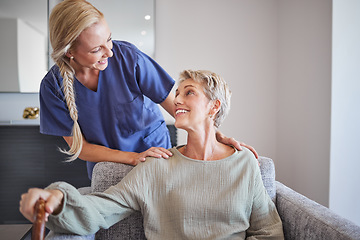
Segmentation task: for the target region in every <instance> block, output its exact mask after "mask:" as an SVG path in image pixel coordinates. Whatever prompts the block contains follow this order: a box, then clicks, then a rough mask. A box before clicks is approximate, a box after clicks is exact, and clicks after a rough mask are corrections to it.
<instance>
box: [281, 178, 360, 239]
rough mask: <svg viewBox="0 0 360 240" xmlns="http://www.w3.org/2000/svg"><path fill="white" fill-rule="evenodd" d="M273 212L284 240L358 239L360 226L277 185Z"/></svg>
mask: <svg viewBox="0 0 360 240" xmlns="http://www.w3.org/2000/svg"><path fill="white" fill-rule="evenodd" d="M276 208H277V210H278V212H279V215H280V217H281V220H282V221H283V228H284V235H285V239H307V240H312V239H314V240H315V239H327V240H332V239H333V240H338V239H342V240H346V239H349V240H350V239H359V236H360V226H357V225H355V224H354V223H352V222H350V221H349V220H347V219H345V218H342V217H340V216H339V215H337V214H335V213H334V212H332V211H331V210H330V209H328V208H326V207H324V206H322V205H320V204H318V203H316V202H314V201H312V200H310V199H308V198H306V197H305V196H303V195H301V194H299V193H297V192H295V191H294V190H292V189H291V188H288V187H286V186H285V185H284V184H282V183H280V182H276Z"/></svg>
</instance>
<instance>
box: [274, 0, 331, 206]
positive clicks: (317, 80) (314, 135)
mask: <svg viewBox="0 0 360 240" xmlns="http://www.w3.org/2000/svg"><path fill="white" fill-rule="evenodd" d="M331 5H332V4H331V1H329V0H317V1H312V0H306V1H288V0H280V1H279V22H278V26H279V42H278V61H279V68H278V73H279V75H278V83H277V128H276V132H277V138H276V142H277V150H276V153H277V159H276V160H277V178H278V180H280V181H282V182H284V183H286V184H287V185H288V186H290V187H291V188H293V189H295V190H296V191H298V192H300V193H302V194H304V195H306V196H308V197H310V198H311V199H313V200H315V201H317V202H319V203H321V204H323V205H325V206H328V195H329V164H330V163H329V155H330V105H331Z"/></svg>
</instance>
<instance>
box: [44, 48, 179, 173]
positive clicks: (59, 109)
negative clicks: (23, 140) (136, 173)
mask: <svg viewBox="0 0 360 240" xmlns="http://www.w3.org/2000/svg"><path fill="white" fill-rule="evenodd" d="M112 51H113V53H114V55H113V57H111V58H109V59H108V67H107V68H106V69H105V70H104V71H100V74H99V82H98V88H97V91H96V92H94V91H92V90H90V89H88V88H86V87H85V86H84V85H82V84H81V83H80V82H79V81H78V80H77V79H75V80H74V87H75V97H76V105H77V109H78V116H79V118H78V122H79V125H80V128H81V131H82V133H83V135H84V137H85V139H86V140H87V141H88V142H89V143H94V144H98V145H102V146H106V147H108V148H111V149H118V150H121V151H129V152H143V151H145V150H147V149H149V148H150V147H164V148H166V149H168V148H170V147H171V144H170V136H169V132H168V129H167V127H166V124H165V121H164V118H163V116H162V113H161V112H160V109H159V107H158V105H157V103H161V102H163V101H164V100H165V99H166V98H167V96H168V94H169V93H170V91H171V89H172V87H173V85H174V80H173V79H172V78H171V77H170V76H169V75H168V74H167V73H166V72H165V71H164V70H163V69H162V68H161V67H160V66H159V65H158V64H157V63H156V62H155V61H154V60H153V59H151V58H150V57H149V56H147V55H146V54H144V53H143V52H141V51H140V50H138V49H137V48H136V47H135V46H134V45H132V44H130V43H128V42H122V41H113V49H112ZM62 81H63V79H62V77H61V75H60V72H59V68H58V66H57V65H54V66H53V67H52V68H51V69H50V71H49V72H48V73H47V75H46V76H45V77H44V79H43V80H42V82H41V86H40V116H41V118H40V132H41V133H43V134H49V135H56V136H71V130H72V127H73V121H72V119H71V117H70V115H69V111H68V108H67V105H66V101H65V98H64V94H63V91H62ZM94 165H95V163H93V162H87V168H88V175H89V178H90V179H91V176H92V169H93V167H94Z"/></svg>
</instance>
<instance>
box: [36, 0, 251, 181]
mask: <svg viewBox="0 0 360 240" xmlns="http://www.w3.org/2000/svg"><path fill="white" fill-rule="evenodd" d="M49 34H50V42H51V45H52V48H53V53H52V55H51V56H52V58H53V59H54V61H55V63H56V64H55V65H54V66H53V67H52V68H51V69H50V70H49V72H48V73H47V75H46V76H45V77H44V79H43V80H42V83H41V86H40V109H41V120H40V121H41V122H40V132H41V133H43V134H49V135H56V136H62V137H63V138H64V139H65V141H66V142H67V144H68V145H69V147H70V149H69V150H63V152H64V153H66V154H68V155H69V156H70V157H69V161H72V160H75V159H76V158H78V157H79V158H80V159H82V160H85V161H87V170H88V176H89V178H90V179H91V176H92V169H93V167H94V165H95V164H96V162H101V161H111V162H120V163H126V164H131V165H137V164H138V163H139V162H140V161H145V157H148V156H150V157H164V158H168V157H169V156H172V153H171V152H170V151H168V150H167V149H168V148H170V147H171V144H170V136H169V132H168V130H167V127H166V124H165V121H164V119H163V116H162V114H161V112H160V110H159V108H158V106H157V104H160V105H161V106H162V107H163V108H164V109H165V110H166V111H167V112H169V113H170V114H171V115H173V113H174V110H173V108H174V106H173V100H174V94H173V93H171V89H172V87H173V85H174V80H173V79H172V78H171V77H170V76H169V75H168V74H167V73H166V72H165V71H164V70H163V69H162V67H160V66H159V65H158V64H157V63H156V62H155V61H154V60H153V59H151V58H150V57H148V56H147V55H146V54H144V53H143V52H141V51H139V50H138V49H137V48H136V47H135V46H134V45H132V44H130V43H128V42H122V41H113V40H112V39H111V31H110V29H109V27H108V24H107V22H106V20H105V18H104V16H103V14H102V13H101V12H100V11H99V10H97V9H96V8H95V7H93V6H92V5H91V4H90V3H88V2H86V1H84V0H65V1H62V2H61V3H59V4H58V5H56V6H55V7H54V9H53V11H52V13H51V15H50V19H49ZM218 138H219V139H221V140H220V141H222V142H224V143H227V144H232V145H235V146H236V147H238V148H240V146H239V145H240V144H239V143H237V142H236V141H235V140H233V139H229V138H224V136H223V135H222V134H221V133H218ZM244 146H245V145H244ZM255 155H256V153H255Z"/></svg>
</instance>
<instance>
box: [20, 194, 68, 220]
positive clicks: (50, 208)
mask: <svg viewBox="0 0 360 240" xmlns="http://www.w3.org/2000/svg"><path fill="white" fill-rule="evenodd" d="M40 198H42V199H44V200H45V202H46V203H45V220H46V221H47V220H48V216H49V215H50V214H57V213H59V212H60V211H61V209H62V201H63V198H64V194H63V193H62V192H61V191H60V190H44V189H40V188H30V189H29V190H28V192H27V193H24V194H22V195H21V200H20V207H19V209H20V212H21V213H22V215H24V217H25V218H26V219H28V220H29V221H30V222H34V221H35V218H36V215H35V214H36V213H35V204H36V202H37V200H39V199H40Z"/></svg>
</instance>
